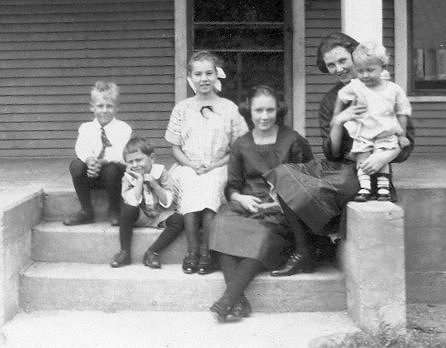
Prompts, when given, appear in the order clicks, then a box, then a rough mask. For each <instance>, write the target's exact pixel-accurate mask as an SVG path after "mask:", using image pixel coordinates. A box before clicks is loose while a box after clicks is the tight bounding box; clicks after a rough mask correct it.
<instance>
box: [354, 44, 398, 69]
mask: <svg viewBox="0 0 446 348" xmlns="http://www.w3.org/2000/svg"><path fill="white" fill-rule="evenodd" d="M352 56H353V61H354V62H356V61H367V60H370V59H377V60H379V61H380V62H381V64H382V65H383V66H386V65H387V64H389V59H390V58H389V55H388V54H387V52H386V48H385V47H384V46H383V45H380V44H377V43H376V42H371V41H368V42H362V43H360V44H359V45H358V47H356V48H355V50H354V51H353V53H352Z"/></svg>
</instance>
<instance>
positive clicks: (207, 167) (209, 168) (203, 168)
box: [196, 164, 214, 175]
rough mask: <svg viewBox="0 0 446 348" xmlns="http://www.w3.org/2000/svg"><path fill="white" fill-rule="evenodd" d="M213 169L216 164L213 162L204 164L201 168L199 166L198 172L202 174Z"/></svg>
mask: <svg viewBox="0 0 446 348" xmlns="http://www.w3.org/2000/svg"><path fill="white" fill-rule="evenodd" d="M212 169H214V166H213V165H212V164H209V165H202V166H201V167H200V168H198V170H196V172H197V174H198V175H201V174H206V173H207V172H210V171H211V170H212Z"/></svg>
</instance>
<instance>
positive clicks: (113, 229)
mask: <svg viewBox="0 0 446 348" xmlns="http://www.w3.org/2000/svg"><path fill="white" fill-rule="evenodd" d="M33 230H34V231H36V232H44V233H79V234H83V233H87V234H88V233H110V234H115V233H117V232H119V226H112V225H111V224H110V222H108V221H95V222H94V223H91V224H82V225H76V226H65V225H64V224H63V223H62V222H61V221H42V222H40V223H39V224H37V225H36V226H34V227H33ZM162 230H163V229H162V228H155V227H135V228H134V233H142V234H150V233H153V234H160V233H161V232H162Z"/></svg>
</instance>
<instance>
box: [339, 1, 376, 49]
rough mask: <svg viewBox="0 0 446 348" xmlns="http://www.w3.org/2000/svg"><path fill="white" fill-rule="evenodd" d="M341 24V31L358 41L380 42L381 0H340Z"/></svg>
mask: <svg viewBox="0 0 446 348" xmlns="http://www.w3.org/2000/svg"><path fill="white" fill-rule="evenodd" d="M341 24H342V32H343V33H346V34H348V35H350V36H352V37H354V38H355V39H356V40H358V41H359V42H363V41H375V42H377V43H382V37H383V8H382V0H342V1H341Z"/></svg>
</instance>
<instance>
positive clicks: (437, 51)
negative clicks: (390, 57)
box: [410, 0, 446, 92]
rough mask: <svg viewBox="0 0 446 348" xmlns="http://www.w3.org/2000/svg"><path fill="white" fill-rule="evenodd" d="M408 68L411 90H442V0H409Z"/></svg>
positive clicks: (445, 53)
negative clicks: (409, 45)
mask: <svg viewBox="0 0 446 348" xmlns="http://www.w3.org/2000/svg"><path fill="white" fill-rule="evenodd" d="M410 16H411V21H410V22H411V24H412V25H411V37H412V60H411V62H412V69H411V72H412V73H411V78H412V81H413V88H414V91H415V92H423V91H427V92H428V91H438V90H446V36H445V33H446V22H445V20H444V18H445V16H446V1H444V0H424V1H416V0H412V1H411V12H410Z"/></svg>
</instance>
